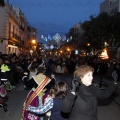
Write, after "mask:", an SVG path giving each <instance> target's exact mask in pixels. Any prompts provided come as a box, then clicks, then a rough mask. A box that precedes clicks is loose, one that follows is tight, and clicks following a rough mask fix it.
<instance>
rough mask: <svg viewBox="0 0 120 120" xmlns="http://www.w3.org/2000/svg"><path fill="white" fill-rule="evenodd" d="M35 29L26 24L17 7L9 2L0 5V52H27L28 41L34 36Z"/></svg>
mask: <svg viewBox="0 0 120 120" xmlns="http://www.w3.org/2000/svg"><path fill="white" fill-rule="evenodd" d="M33 31H35V32H33ZM36 31H37V30H36V29H35V28H33V27H30V26H29V25H28V22H27V20H26V18H25V16H24V14H23V12H22V11H21V10H20V8H19V7H14V6H12V5H10V4H9V2H7V3H6V4H5V7H0V52H2V53H3V54H13V53H16V54H17V55H18V54H27V53H29V46H28V43H29V41H30V40H31V39H33V36H34V38H36V35H37V34H36V33H37V32H36ZM31 34H33V35H31Z"/></svg>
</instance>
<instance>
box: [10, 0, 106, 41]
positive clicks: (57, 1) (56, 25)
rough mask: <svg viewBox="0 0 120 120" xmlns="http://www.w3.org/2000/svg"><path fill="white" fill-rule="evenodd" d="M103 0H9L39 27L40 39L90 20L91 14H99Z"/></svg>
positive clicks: (30, 21) (62, 33) (64, 31)
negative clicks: (42, 36)
mask: <svg viewBox="0 0 120 120" xmlns="http://www.w3.org/2000/svg"><path fill="white" fill-rule="evenodd" d="M103 1H104V0H9V2H10V4H11V5H13V6H15V7H18V6H19V7H20V9H21V11H22V12H23V13H24V15H25V17H26V19H27V21H28V22H29V25H31V26H33V27H35V28H37V30H38V41H41V35H44V36H46V37H47V35H48V34H50V35H51V36H53V35H55V34H56V33H59V34H60V35H64V34H65V33H67V32H69V29H70V28H71V27H73V26H74V24H76V23H79V22H84V21H86V20H89V17H90V15H94V16H96V15H98V14H99V12H100V3H101V2H103Z"/></svg>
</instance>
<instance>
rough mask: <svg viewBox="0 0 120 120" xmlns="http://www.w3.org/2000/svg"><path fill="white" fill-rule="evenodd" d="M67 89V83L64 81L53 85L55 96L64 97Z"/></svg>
mask: <svg viewBox="0 0 120 120" xmlns="http://www.w3.org/2000/svg"><path fill="white" fill-rule="evenodd" d="M67 90H68V85H67V83H65V82H62V81H60V82H57V84H56V85H55V97H57V98H60V99H64V98H65V96H66V93H67Z"/></svg>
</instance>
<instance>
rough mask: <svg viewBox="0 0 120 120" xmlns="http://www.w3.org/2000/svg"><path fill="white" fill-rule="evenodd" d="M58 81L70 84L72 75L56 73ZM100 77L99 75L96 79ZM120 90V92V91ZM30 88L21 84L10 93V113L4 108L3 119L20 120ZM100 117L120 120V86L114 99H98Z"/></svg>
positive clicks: (1, 112) (1, 111) (103, 119)
mask: <svg viewBox="0 0 120 120" xmlns="http://www.w3.org/2000/svg"><path fill="white" fill-rule="evenodd" d="M56 79H57V81H59V80H64V81H66V82H67V83H68V84H69V85H70V82H71V80H72V75H58V74H57V75H56ZM95 79H98V77H97V76H95V77H94V80H95ZM118 92H119V93H118ZM27 93H28V90H24V89H23V85H22V84H19V85H18V86H17V88H15V89H14V90H13V91H12V93H9V94H8V95H9V101H8V108H9V111H10V114H9V115H5V113H4V111H3V109H1V110H0V119H1V120H20V118H21V113H22V108H23V103H24V100H25V98H26V96H27ZM98 104H99V106H98V118H99V120H120V106H119V105H118V104H120V86H119V88H118V89H117V90H116V92H115V95H114V100H113V99H112V98H108V99H105V100H98Z"/></svg>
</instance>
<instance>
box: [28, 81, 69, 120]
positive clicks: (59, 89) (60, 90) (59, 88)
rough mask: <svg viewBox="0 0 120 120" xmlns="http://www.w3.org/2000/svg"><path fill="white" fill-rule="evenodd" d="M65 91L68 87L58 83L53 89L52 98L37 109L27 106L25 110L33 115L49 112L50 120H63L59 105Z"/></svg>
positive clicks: (60, 82)
mask: <svg viewBox="0 0 120 120" xmlns="http://www.w3.org/2000/svg"><path fill="white" fill-rule="evenodd" d="M67 90H68V85H67V84H66V83H65V82H62V81H59V82H57V83H56V85H55V88H54V93H55V94H54V96H55V97H54V98H52V99H50V100H49V101H48V102H47V103H46V104H44V105H41V106H39V107H33V106H28V108H27V110H28V111H29V112H32V113H35V114H43V113H46V112H48V111H49V110H51V116H50V120H64V115H63V114H62V113H61V105H62V101H63V99H64V98H65V96H66V92H67Z"/></svg>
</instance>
